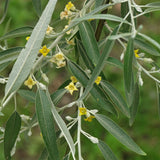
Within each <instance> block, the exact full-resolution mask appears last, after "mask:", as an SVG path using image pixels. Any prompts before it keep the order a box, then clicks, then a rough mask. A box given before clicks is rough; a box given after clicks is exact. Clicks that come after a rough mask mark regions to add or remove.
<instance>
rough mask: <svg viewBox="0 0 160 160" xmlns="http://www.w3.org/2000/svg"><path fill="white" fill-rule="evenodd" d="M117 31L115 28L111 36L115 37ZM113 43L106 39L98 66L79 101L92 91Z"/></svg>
mask: <svg viewBox="0 0 160 160" xmlns="http://www.w3.org/2000/svg"><path fill="white" fill-rule="evenodd" d="M117 31H118V27H116V28H115V29H114V31H113V33H112V34H111V35H116V34H117ZM114 42H115V40H110V39H108V41H107V42H106V45H105V47H104V49H103V52H102V55H101V56H100V58H99V61H98V64H97V65H96V67H95V69H94V70H93V73H92V76H91V78H90V80H89V81H88V83H87V86H86V89H85V91H84V93H83V94H82V96H81V97H80V99H81V100H82V99H84V98H85V97H86V96H87V94H88V93H89V91H90V90H91V89H92V86H93V84H94V81H95V80H96V78H97V77H98V76H99V74H100V73H101V71H102V69H103V67H104V65H105V63H106V60H107V58H108V56H109V54H110V52H111V50H112V48H113V45H114Z"/></svg>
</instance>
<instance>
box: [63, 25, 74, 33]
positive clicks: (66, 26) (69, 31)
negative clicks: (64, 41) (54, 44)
mask: <svg viewBox="0 0 160 160" xmlns="http://www.w3.org/2000/svg"><path fill="white" fill-rule="evenodd" d="M67 28H68V25H65V27H64V30H65V29H67ZM71 32H72V29H70V30H68V31H67V32H66V34H68V35H69V34H71Z"/></svg>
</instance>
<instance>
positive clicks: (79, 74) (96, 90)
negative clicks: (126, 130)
mask: <svg viewBox="0 0 160 160" xmlns="http://www.w3.org/2000/svg"><path fill="white" fill-rule="evenodd" d="M68 67H69V69H70V70H71V72H72V74H73V75H74V76H75V77H76V78H77V79H78V81H79V82H80V83H81V84H82V85H83V86H84V87H86V85H87V83H88V81H89V79H88V77H87V75H86V74H85V73H84V71H83V70H82V69H81V68H80V67H79V66H78V65H77V64H75V63H73V62H70V61H68ZM90 93H91V95H92V96H93V97H94V99H95V100H96V102H97V104H98V105H99V106H100V107H102V108H103V109H105V110H107V111H109V112H111V113H115V114H116V113H117V112H116V110H115V109H114V107H113V105H112V103H111V102H110V101H109V100H108V98H107V97H106V95H105V94H104V92H103V91H102V90H101V89H100V87H98V86H96V85H94V86H93V88H92V89H91V91H90Z"/></svg>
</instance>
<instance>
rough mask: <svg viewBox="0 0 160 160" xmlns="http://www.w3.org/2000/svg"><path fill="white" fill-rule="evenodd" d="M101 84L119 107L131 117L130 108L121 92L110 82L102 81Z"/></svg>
mask: <svg viewBox="0 0 160 160" xmlns="http://www.w3.org/2000/svg"><path fill="white" fill-rule="evenodd" d="M101 85H102V87H103V89H104V90H105V92H106V94H107V95H108V96H109V97H110V99H111V100H112V102H113V103H114V104H115V105H116V106H117V107H118V108H119V110H120V111H121V112H122V113H123V114H124V115H126V116H127V117H130V112H129V108H128V106H127V104H126V102H125V100H124V99H123V97H122V96H121V94H120V93H119V92H118V91H117V89H115V88H114V87H113V86H112V85H111V84H110V83H108V82H107V81H102V82H101Z"/></svg>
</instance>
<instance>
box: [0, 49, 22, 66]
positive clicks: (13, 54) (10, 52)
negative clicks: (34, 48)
mask: <svg viewBox="0 0 160 160" xmlns="http://www.w3.org/2000/svg"><path fill="white" fill-rule="evenodd" d="M22 49H23V47H14V48H10V49H7V50H4V51H1V52H0V64H2V63H6V62H9V61H14V60H15V59H16V58H17V57H18V54H19V53H20V52H21V50H22Z"/></svg>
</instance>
